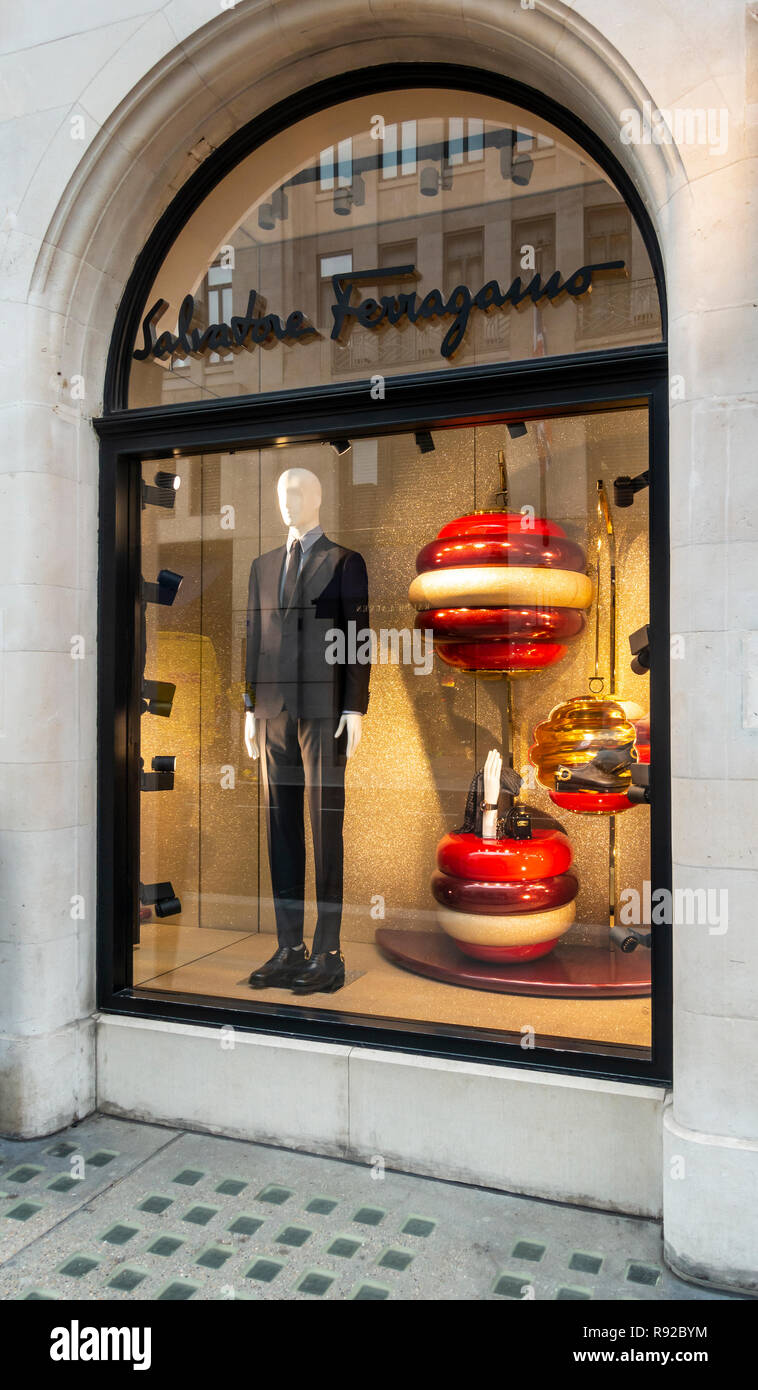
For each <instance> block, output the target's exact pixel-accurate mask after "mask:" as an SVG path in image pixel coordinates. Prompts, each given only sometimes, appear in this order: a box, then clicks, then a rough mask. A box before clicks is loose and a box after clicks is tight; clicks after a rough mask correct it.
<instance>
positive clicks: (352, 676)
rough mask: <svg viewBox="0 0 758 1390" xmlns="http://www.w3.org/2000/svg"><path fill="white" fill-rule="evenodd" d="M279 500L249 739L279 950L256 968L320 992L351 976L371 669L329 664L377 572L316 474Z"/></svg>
mask: <svg viewBox="0 0 758 1390" xmlns="http://www.w3.org/2000/svg"><path fill="white" fill-rule="evenodd" d="M277 497H278V501H279V510H280V512H281V516H282V521H283V522H284V525H285V526H286V527H287V542H286V545H283V546H280V547H279V548H278V549H276V550H272V551H269V552H268V553H267V554H265V555H260V556H258V557H257V559H255V560H254V561H253V564H252V567H251V570H250V583H249V589H248V609H247V653H246V671H245V674H246V692H245V732H244V738H245V747H246V748H247V752H248V755H249V756H250V757H251V758H254V759H257V758H260V760H261V781H262V785H263V792H264V800H265V805H266V829H267V836H268V850H269V863H270V866H271V881H272V885H273V890H274V908H275V913H276V925H277V937H278V943H279V945H278V950H277V951H276V953H275V954H274V956H272V958H271V959H270V960H269V961H266V963H265V964H264V965H262V966H261V967H260V968H259V969H257V970H254V971H253V973H252V974H251V976H250V985H251V987H252V988H253V989H265V988H273V987H277V988H282V987H285V988H291V989H292V990H293V991H294V993H296V994H311V993H316V992H322V991H327V990H328V991H334V990H337V989H340V988H341V987H342V985H343V984H344V982H345V963H344V958H343V956H342V954H341V952H340V949H339V932H340V923H341V916H342V861H343V844H342V823H343V817H344V804H345V797H344V785H345V764H346V762H347V759H348V758H350V757H352V755H353V753H354V752H355V750H356V748H357V747H358V744H359V742H360V738H361V732H362V724H363V716H364V714H365V712H366V708H367V705H368V684H369V667H368V665H365V664H360V663H358V662H357V661H353V662H345V663H343V664H341V665H340V664H330V663H329V661H328V659H327V655H326V653H327V645H328V643H327V634H328V633H329V632H333V630H334V629H335V628H337V629H339V628H342V629H343V630H345V631H346V632H347V631H348V624H349V623H354V624H355V630H356V631H357V630H359V629H360V628H365V627H367V626H368V578H367V575H366V566H365V563H364V560H363V557H362V556H361V555H359V554H358V552H357V551H354V550H346V549H344V548H343V547H342V546H338V545H336V544H335V543H334V542H333V541H331V540H329V539H328V537H327V536H325V535H324V532H323V530H322V528H321V524H320V520H319V517H320V510H321V484H320V483H319V480H318V478H317V477H316V476H315V474H313V473H311V472H310V471H309V470H308V469H305V468H290V469H287V471H286V472H284V473H282V475H281V476H280V478H279V479H278V482H277ZM348 646H349V644H348ZM354 646H355V644H353V648H354ZM304 793H307V795H308V801H309V811H310V822H311V829H312V832H313V848H314V858H315V863H316V896H317V902H318V920H317V925H316V934H315V936H314V941H313V954H312V956H311V957H310V958H309V956H308V952H307V949H306V948H305V945H304V943H303V917H304V906H305V905H304V891H305V883H304V880H305V829H304V801H303V797H304Z"/></svg>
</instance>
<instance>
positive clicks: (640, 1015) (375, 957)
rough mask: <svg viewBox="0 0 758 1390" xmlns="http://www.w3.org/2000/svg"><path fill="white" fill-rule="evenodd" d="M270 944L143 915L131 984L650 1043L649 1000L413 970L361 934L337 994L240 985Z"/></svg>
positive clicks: (404, 1018)
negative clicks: (302, 994)
mask: <svg viewBox="0 0 758 1390" xmlns="http://www.w3.org/2000/svg"><path fill="white" fill-rule="evenodd" d="M388 925H390V924H389V923H388ZM275 949H276V940H275V938H274V937H273V936H270V935H267V934H265V933H262V932H250V933H244V932H233V931H221V930H214V929H212V928H198V927H185V926H181V925H176V924H173V923H171V922H169V921H164V922H161V923H154V922H148V923H143V925H142V939H141V943H140V947H139V949H138V950H137V951H135V955H134V985H135V987H137V988H143V989H150V990H160V991H161V992H162V993H166V992H168V993H172V992H176V993H178V994H203V995H212V996H215V997H217V998H222V999H242V1000H246V1001H250V1000H255V1001H256V1002H258V1003H263V1002H270V1003H273V1004H277V1005H281V1004H298V1005H303V1004H304V1005H306V1006H307V1007H308V1008H309V1009H326V1010H329V1011H330V1012H334V1011H335V1010H337V1011H339V1012H340V1013H343V1014H362V1015H364V1016H369V1017H379V1018H385V1019H393V1020H397V1021H399V1022H400V1023H403V1022H420V1023H435V1024H447V1025H448V1026H452V1027H455V1026H463V1027H466V1028H480V1029H483V1030H487V1031H488V1032H492V1031H495V1032H498V1033H503V1034H509V1033H510V1034H514V1035H516V1037H517V1038H518V1039H519V1041H520V1040H521V1039H522V1037H523V1033H522V1029H525V1028H532V1029H533V1030H534V1034H535V1038H536V1040H537V1041H539V1040H540V1039H544V1040H546V1041H547V1040H549V1039H555V1040H556V1041H557V1042H559V1041H560V1040H561V1039H568V1040H570V1039H577V1040H581V1041H589V1042H594V1043H601V1044H602V1043H604V1044H607V1045H610V1046H612V1047H614V1048H623V1049H628V1050H629V1051H630V1052H631V1053H633V1054H635V1055H637V1054H638V1051H639V1049H643V1050H646V1049H648V1048H649V1046H650V1000H649V999H645V998H633V999H547V998H536V997H520V996H518V995H510V994H490V993H488V992H485V991H483V990H469V989H465V988H460V987H457V986H454V985H449V984H444V983H441V982H440V981H437V980H432V979H425V978H423V977H421V976H420V975H414V974H411V973H410V972H409V971H406V970H404V969H402V968H401V967H399V966H397V965H394V964H393V963H392V962H391V961H389V960H387V959H386V958H385V957H384V956H383V955H382V953H381V952H380V951H379V949H378V948H377V947H376V946H374V945H373V944H371V943H368V942H363V941H361V942H354V941H347V942H344V943H343V954H344V956H345V968H346V972H347V983H346V985H345V987H344V989H341V990H340V991H339V993H338V994H312V995H309V996H307V998H305V999H303V1000H297V999H296V997H295V996H294V995H293V994H292V993H291V992H290V991H289V990H284V989H270V990H265V991H261V992H258V991H256V992H253V991H252V990H251V989H250V987H249V985H248V984H247V977H248V975H249V974H250V971H251V970H252V969H253V968H254V967H255V966H256V965H260V964H261V963H262V962H263V961H264V960H267V959H268V958H269V956H271V955H272V954H273V952H274V950H275ZM543 1045H544V1043H543Z"/></svg>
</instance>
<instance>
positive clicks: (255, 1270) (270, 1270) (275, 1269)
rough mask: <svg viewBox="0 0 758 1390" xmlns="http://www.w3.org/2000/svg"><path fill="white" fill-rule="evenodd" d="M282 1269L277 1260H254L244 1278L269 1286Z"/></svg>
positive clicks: (282, 1266)
mask: <svg viewBox="0 0 758 1390" xmlns="http://www.w3.org/2000/svg"><path fill="white" fill-rule="evenodd" d="M283 1269H284V1265H283V1264H280V1263H279V1261H278V1260H256V1261H255V1264H254V1265H251V1266H250V1268H249V1269H248V1270H247V1272H246V1274H245V1278H246V1279H258V1280H259V1281H260V1282H261V1283H263V1284H270V1283H272V1281H273V1280H274V1279H275V1278H276V1276H277V1274H281V1272H282V1270H283Z"/></svg>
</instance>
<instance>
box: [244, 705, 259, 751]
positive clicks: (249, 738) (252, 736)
mask: <svg viewBox="0 0 758 1390" xmlns="http://www.w3.org/2000/svg"><path fill="white" fill-rule="evenodd" d="M245 747H246V749H247V756H248V757H249V758H253V759H255V758H257V757H258V752H259V749H258V729H257V727H256V723H255V715H254V714H253V711H252V710H251V709H249V710H246V711H245Z"/></svg>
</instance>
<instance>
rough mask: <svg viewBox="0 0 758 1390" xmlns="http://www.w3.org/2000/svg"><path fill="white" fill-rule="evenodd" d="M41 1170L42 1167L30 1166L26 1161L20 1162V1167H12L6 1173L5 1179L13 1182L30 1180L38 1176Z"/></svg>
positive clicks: (42, 1170)
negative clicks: (10, 1170)
mask: <svg viewBox="0 0 758 1390" xmlns="http://www.w3.org/2000/svg"><path fill="white" fill-rule="evenodd" d="M42 1172H44V1169H43V1168H31V1167H30V1166H29V1164H28V1163H26V1164H22V1165H21V1167H20V1168H14V1169H13V1172H12V1173H6V1175H5V1181H6V1182H9V1183H14V1184H15V1183H25V1182H31V1180H32V1178H36V1177H38V1176H39V1174H40V1173H42Z"/></svg>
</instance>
